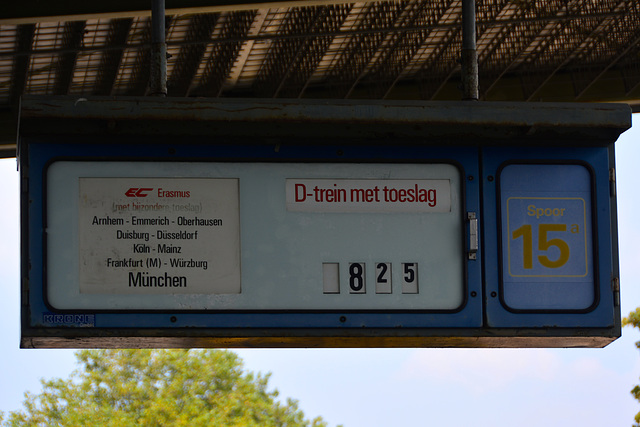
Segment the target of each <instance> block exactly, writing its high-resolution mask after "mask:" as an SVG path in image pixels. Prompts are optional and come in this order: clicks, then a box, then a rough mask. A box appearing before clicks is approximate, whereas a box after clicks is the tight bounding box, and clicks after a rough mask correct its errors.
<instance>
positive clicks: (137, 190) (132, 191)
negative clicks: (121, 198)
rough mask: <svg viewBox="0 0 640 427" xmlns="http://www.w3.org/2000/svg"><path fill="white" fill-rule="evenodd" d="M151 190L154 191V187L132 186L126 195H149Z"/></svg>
mask: <svg viewBox="0 0 640 427" xmlns="http://www.w3.org/2000/svg"><path fill="white" fill-rule="evenodd" d="M151 191H153V188H130V189H128V190H127V191H126V192H125V193H124V195H125V196H127V197H147V196H148V195H149V194H148V193H149V192H151Z"/></svg>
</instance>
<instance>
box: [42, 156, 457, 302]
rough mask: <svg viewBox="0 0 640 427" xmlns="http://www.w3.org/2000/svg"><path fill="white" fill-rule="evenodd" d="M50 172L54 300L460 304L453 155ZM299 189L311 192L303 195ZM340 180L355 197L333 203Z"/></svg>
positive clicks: (56, 167)
mask: <svg viewBox="0 0 640 427" xmlns="http://www.w3.org/2000/svg"><path fill="white" fill-rule="evenodd" d="M46 176H47V182H46V184H47V192H46V197H47V200H46V212H45V222H46V227H47V228H46V235H47V237H46V242H47V246H46V266H47V269H46V281H47V284H46V290H47V291H46V292H47V300H48V302H49V303H50V305H51V306H53V307H54V308H56V309H69V310H77V309H80V310H217V311H226V310H455V309H457V308H459V307H460V306H461V305H462V304H463V302H464V289H465V287H464V280H465V279H464V278H465V275H464V271H465V262H466V256H465V249H464V220H463V218H464V216H463V209H464V200H463V199H462V192H461V187H462V185H463V184H464V183H463V179H462V177H463V174H462V173H461V171H460V170H459V169H458V168H457V167H456V166H454V165H452V164H447V163H438V164H420V163H415V164H406V163H403V164H384V163H367V164H355V163H349V164H347V163H260V162H254V163H250V162H246V163H245V162H133V161H131V162H130V161H56V162H53V163H52V164H51V165H50V166H49V168H48V169H47V174H46ZM296 185H304V186H305V189H306V190H308V191H307V192H305V193H304V194H305V195H306V197H307V198H308V197H309V196H308V194H311V195H312V196H311V197H312V198H313V199H314V200H313V202H309V201H308V200H305V203H307V202H309V204H307V205H306V206H303V205H304V204H305V203H303V204H299V203H300V202H296V194H295V188H296ZM288 187H289V188H293V193H291V192H290V191H288V190H287V188H288ZM316 187H317V190H316ZM332 188H333V189H344V192H342V195H346V194H348V195H349V198H350V200H349V201H348V202H347V203H346V204H344V205H343V206H341V207H339V208H338V209H337V210H334V211H331V210H330V209H335V206H334V207H330V206H328V205H332V204H334V203H336V202H334V201H332V200H333V199H332V197H333V196H334V195H335V196H336V198H337V197H338V192H337V191H336V192H335V193H334V194H333V195H331V192H329V191H328V190H329V189H332ZM376 188H377V190H376ZM385 188H386V191H385ZM300 190H301V187H298V191H300ZM321 190H325V191H321ZM187 193H188V196H189V197H186V195H187ZM316 193H317V194H318V196H317V200H320V197H322V201H315V200H316ZM320 194H322V196H320ZM376 196H377V200H379V202H378V201H377V200H376ZM301 197H302V195H301V193H299V194H298V198H301ZM340 197H341V196H340ZM358 198H359V199H358ZM349 205H350V206H349Z"/></svg>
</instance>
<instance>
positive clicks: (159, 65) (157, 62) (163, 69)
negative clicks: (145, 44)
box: [149, 0, 167, 96]
mask: <svg viewBox="0 0 640 427" xmlns="http://www.w3.org/2000/svg"><path fill="white" fill-rule="evenodd" d="M164 26H165V0H151V65H150V68H149V74H150V76H149V78H150V81H149V89H150V91H149V94H150V95H153V96H167V43H166V40H165V29H164Z"/></svg>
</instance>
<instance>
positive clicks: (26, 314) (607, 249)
mask: <svg viewBox="0 0 640 427" xmlns="http://www.w3.org/2000/svg"><path fill="white" fill-rule="evenodd" d="M84 102H87V104H86V105H85V104H84ZM202 104H207V105H206V108H204V107H205V106H203V105H202ZM341 111H342V113H341ZM465 117H468V118H465ZM629 126H630V117H629V112H628V109H626V108H625V107H624V106H598V107H597V108H596V107H595V106H589V107H585V106H583V105H580V106H578V105H570V106H567V105H566V104H565V105H562V106H559V105H556V104H545V105H540V106H539V105H533V106H532V105H531V104H517V105H507V106H505V104H491V103H478V104H473V105H471V104H469V103H433V104H428V103H426V104H425V103H402V104H401V105H392V104H390V105H381V104H376V103H371V104H362V105H360V104H355V103H334V104H330V105H327V104H324V103H313V102H299V103H296V104H295V105H293V104H291V103H285V104H279V103H274V102H271V101H260V102H254V101H252V102H249V103H247V102H246V101H241V100H224V101H210V102H209V101H207V102H204V101H202V102H200V105H198V106H197V108H192V103H191V101H190V100H164V101H158V100H148V99H126V98H125V99H120V100H113V99H96V100H89V101H86V100H85V101H83V103H80V104H79V103H78V102H75V101H74V100H70V99H67V98H45V99H38V98H34V99H33V100H27V102H25V103H24V104H23V111H22V117H21V127H20V147H19V148H20V151H19V154H20V159H19V161H20V169H21V174H22V178H23V179H22V183H23V190H22V202H21V203H22V237H23V252H22V256H23V263H22V275H23V291H24V292H23V296H24V299H23V314H22V326H23V328H22V346H24V347H84V346H89V347H90V346H95V345H99V346H110V347H120V346H129V347H131V346H133V347H145V346H155V347H163V346H170V347H246V346H276V347H285V346H294V347H298V346H303V347H308V346H325V347H345V346H349V347H371V346H376V347H416V346H417V347H429V346H431V347H434V346H438V347H440V346H446V347H448V346H459V347H477V346H482V347H485V346H503V347H522V346H538V347H547V346H561V347H566V346H604V345H606V344H608V343H609V342H611V341H612V340H614V339H615V338H616V337H618V336H619V334H620V313H619V311H620V308H619V287H618V277H619V274H618V255H617V223H616V203H615V181H614V180H613V179H612V177H613V176H614V175H615V162H614V151H613V143H614V141H615V139H616V138H617V136H618V135H619V133H621V132H622V131H624V130H625V129H626V128H627V127H629ZM57 162H99V163H102V164H108V163H109V162H117V163H123V162H125V163H126V162H151V163H158V164H185V165H186V164H189V163H193V164H196V163H197V164H206V163H225V162H236V163H242V164H250V163H260V164H265V165H273V166H274V168H277V167H278V165H279V164H292V163H294V164H301V165H304V164H308V165H312V164H328V165H332V164H333V165H367V164H371V165H374V164H389V165H421V164H447V165H453V166H455V168H456V170H458V172H459V185H460V188H459V194H460V197H461V198H462V200H461V202H460V203H461V212H460V213H461V215H460V218H459V224H460V228H461V229H462V230H463V231H462V236H461V237H462V240H463V242H461V248H462V250H461V251H460V254H459V255H460V257H461V259H462V260H463V266H464V267H463V268H464V274H463V276H464V291H463V293H464V296H463V302H462V304H460V306H459V307H457V308H456V309H440V310H438V309H420V308H406V309H405V308H399V309H398V308H397V307H395V308H394V309H380V308H378V309H376V308H371V307H366V306H363V307H358V308H348V309H345V308H335V309H332V308H331V307H323V308H321V309H306V308H300V307H287V308H278V309H259V308H256V307H253V308H249V309H234V310H216V309H205V310H191V309H185V310H180V309H157V310H156V309H148V308H144V309H140V308H136V309H102V308H97V309H96V308H93V309H84V308H71V309H68V308H66V309H60V308H57V307H56V306H55V304H53V305H52V304H49V303H48V297H47V295H48V294H47V292H48V291H47V277H48V276H47V274H48V272H47V263H48V261H47V260H48V256H47V236H48V232H47V227H48V224H47V204H48V203H50V202H51V201H48V200H47V185H50V183H48V181H47V176H48V175H47V173H48V172H47V171H48V168H49V167H50V166H51V165H53V164H56V163H57ZM114 164H115V163H114ZM187 175H188V174H187ZM565 180H568V181H570V182H571V183H570V184H568V185H565V184H564V183H563V182H564V181H565ZM283 189H284V182H283ZM457 191H458V190H457ZM240 209H241V211H242V207H241V208H240ZM411 238H415V236H411ZM397 244H398V243H397V242H396V243H394V245H397ZM424 244H425V245H429V244H430V242H425V243H424ZM431 244H433V243H431ZM354 261H358V260H356V259H355V258H354ZM369 274H371V273H369ZM442 286H447V284H446V283H443V284H442ZM576 290H577V291H576ZM576 294H577V295H578V299H577V300H576V299H575V298H573V296H574V295H576Z"/></svg>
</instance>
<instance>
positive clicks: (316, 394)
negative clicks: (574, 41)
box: [0, 115, 640, 427]
mask: <svg viewBox="0 0 640 427" xmlns="http://www.w3.org/2000/svg"><path fill="white" fill-rule="evenodd" d="M633 123H634V126H633V128H632V129H630V130H629V131H627V132H626V133H624V134H623V135H622V136H621V137H620V139H619V140H618V142H617V143H616V161H617V184H618V208H619V215H618V223H619V230H620V233H619V237H620V269H621V277H620V286H621V307H622V313H623V315H626V314H627V313H629V312H630V311H632V310H634V309H635V308H636V307H637V306H640V284H639V283H638V282H639V281H640V245H638V242H640V227H637V224H636V222H637V221H638V214H637V213H638V212H640V197H639V196H640V190H639V189H638V188H636V187H637V183H636V180H635V173H636V172H637V169H638V166H637V162H638V160H640V116H638V115H635V116H634V118H633ZM0 183H2V185H0V200H1V201H2V203H1V206H2V207H1V208H0V236H1V237H0V411H4V412H5V414H6V413H7V412H8V411H14V410H17V409H20V408H21V405H22V401H23V399H24V392H25V391H30V392H33V393H38V392H39V391H40V390H41V386H40V379H42V378H45V379H51V378H66V377H67V376H68V375H69V374H70V372H71V371H72V370H73V369H75V368H76V365H75V357H74V351H73V350H42V349H37V350H22V349H19V328H20V326H19V317H20V313H19V292H18V290H19V265H20V256H19V247H20V241H19V211H18V206H19V203H18V196H19V194H18V172H17V171H16V161H15V159H6V160H0ZM636 341H640V332H638V331H637V330H635V329H631V328H624V329H623V335H622V337H621V338H620V339H618V340H616V341H614V342H613V343H612V344H610V345H609V346H607V347H605V348H603V349H246V350H234V351H236V352H237V353H238V354H239V355H240V356H241V358H242V359H243V360H244V365H245V368H246V369H248V370H251V371H254V372H261V373H268V372H270V373H271V380H270V386H271V388H272V389H274V388H275V389H277V390H278V391H279V392H280V397H281V398H282V399H283V400H284V399H286V398H287V397H291V398H293V399H297V400H298V401H299V405H300V408H301V409H302V410H303V411H304V412H305V415H306V416H307V418H310V419H311V418H314V417H316V416H322V417H323V418H324V419H325V421H327V422H328V423H329V425H330V426H336V425H339V424H342V425H344V426H345V427H361V426H367V427H375V426H391V425H393V426H425V425H433V426H463V425H474V426H476V427H482V426H492V427H494V426H513V425H517V426H519V427H528V426H540V425H544V426H545V427H554V426H562V427H566V426H568V425H580V426H583V427H584V426H629V425H631V424H632V423H633V417H634V415H635V414H636V413H637V412H639V411H640V402H638V401H636V400H634V399H633V397H632V396H631V394H630V390H631V389H632V388H633V387H634V386H635V385H636V384H639V383H640V378H639V377H640V352H639V351H638V349H636V347H635V345H634V343H635V342H636Z"/></svg>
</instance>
